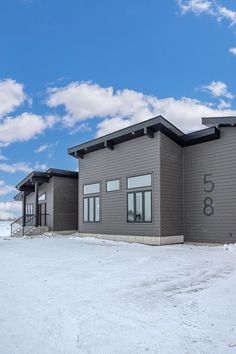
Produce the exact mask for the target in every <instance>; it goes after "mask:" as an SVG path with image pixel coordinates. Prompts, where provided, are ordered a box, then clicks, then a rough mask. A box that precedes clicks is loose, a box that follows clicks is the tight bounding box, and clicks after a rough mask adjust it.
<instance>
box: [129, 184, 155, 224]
mask: <svg viewBox="0 0 236 354" xmlns="http://www.w3.org/2000/svg"><path fill="white" fill-rule="evenodd" d="M127 204H128V208H127V221H128V222H151V221H152V192H151V191H142V192H132V193H128V200H127Z"/></svg>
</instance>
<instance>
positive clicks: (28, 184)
mask: <svg viewBox="0 0 236 354" xmlns="http://www.w3.org/2000/svg"><path fill="white" fill-rule="evenodd" d="M52 176H57V177H65V178H78V172H75V171H68V170H60V169H56V168H49V169H48V170H47V171H45V172H41V171H32V172H31V173H30V174H29V175H28V176H26V177H25V178H24V179H23V180H22V181H21V182H19V183H18V184H17V185H16V189H18V190H20V191H22V190H23V189H24V190H26V189H27V191H30V190H31V189H32V190H33V187H34V182H35V181H37V180H38V181H39V183H40V184H43V183H44V182H48V180H49V179H50V178H51V177H52ZM15 198H19V196H18V195H16V196H15ZM15 198H14V199H15Z"/></svg>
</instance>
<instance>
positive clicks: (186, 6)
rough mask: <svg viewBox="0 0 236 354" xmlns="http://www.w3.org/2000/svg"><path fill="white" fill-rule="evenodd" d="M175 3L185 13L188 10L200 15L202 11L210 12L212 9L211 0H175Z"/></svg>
mask: <svg viewBox="0 0 236 354" xmlns="http://www.w3.org/2000/svg"><path fill="white" fill-rule="evenodd" d="M177 4H178V5H179V7H180V9H181V12H182V14H186V13H188V12H193V13H195V14H196V15H200V14H202V13H210V12H211V11H212V3H211V1H206V0H188V1H184V0H177Z"/></svg>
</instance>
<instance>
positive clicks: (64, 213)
mask: <svg viewBox="0 0 236 354" xmlns="http://www.w3.org/2000/svg"><path fill="white" fill-rule="evenodd" d="M53 181H54V199H53V201H54V230H55V231H58V230H60V231H63V230H78V180H77V179H76V178H68V177H67V178H63V177H56V176H54V177H53Z"/></svg>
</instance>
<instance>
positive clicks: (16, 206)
mask: <svg viewBox="0 0 236 354" xmlns="http://www.w3.org/2000/svg"><path fill="white" fill-rule="evenodd" d="M21 210H22V205H21V202H16V201H11V202H0V220H6V219H13V218H16V217H19V216H20V215H21Z"/></svg>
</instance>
